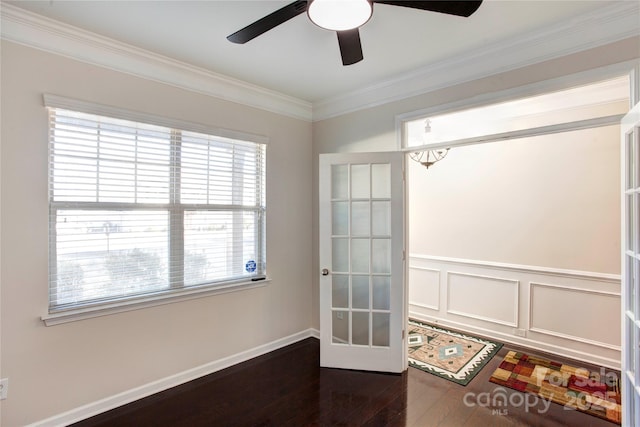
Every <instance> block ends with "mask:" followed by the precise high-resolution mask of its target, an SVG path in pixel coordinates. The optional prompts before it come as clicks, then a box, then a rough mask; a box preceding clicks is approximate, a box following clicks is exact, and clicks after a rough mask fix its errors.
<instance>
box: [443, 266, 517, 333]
mask: <svg viewBox="0 0 640 427" xmlns="http://www.w3.org/2000/svg"><path fill="white" fill-rule="evenodd" d="M451 276H466V277H475V278H480V279H484V280H493V281H496V282H506V283H510V284H512V285H515V288H516V293H515V298H514V302H513V305H514V307H515V313H514V319H513V322H507V321H504V320H501V319H495V318H491V317H485V316H478V315H476V314H474V313H465V312H464V311H457V310H451V308H450V307H451V281H450V280H449V278H450V277H451ZM519 301H520V281H519V280H513V279H505V278H503V277H496V276H486V275H481V274H472V273H461V272H457V271H448V272H447V310H446V311H447V313H449V314H455V315H457V316H464V317H468V318H470V319H476V320H482V321H484V322H490V323H495V324H497V325H505V326H511V327H512V328H517V327H518V318H519V312H518V311H519V306H520V304H519Z"/></svg>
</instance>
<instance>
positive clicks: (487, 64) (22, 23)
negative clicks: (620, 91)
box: [0, 1, 640, 121]
mask: <svg viewBox="0 0 640 427" xmlns="http://www.w3.org/2000/svg"><path fill="white" fill-rule="evenodd" d="M639 10H640V6H639V5H638V4H637V2H632V1H621V2H614V3H613V4H611V5H608V6H606V7H604V8H601V9H599V10H595V11H592V12H590V13H587V14H583V15H581V16H576V17H574V18H573V19H571V20H566V21H565V22H563V23H560V24H558V25H554V26H551V27H548V28H545V29H542V30H538V31H535V32H532V33H530V34H527V35H524V36H521V37H519V38H516V39H511V40H508V41H503V42H500V43H494V44H492V45H488V46H486V47H484V48H482V49H476V50H475V51H473V52H467V53H466V54H461V55H458V56H457V57H456V58H454V59H449V60H445V61H440V62H438V63H435V64H431V65H428V66H426V67H424V68H420V69H417V70H414V71H411V72H409V73H406V74H403V75H400V76H396V77H394V78H392V79H389V80H387V81H383V82H379V83H377V84H375V85H372V86H369V87H366V88H363V89H359V90H356V91H352V92H348V93H344V94H341V95H340V96H338V97H334V98H328V99H325V100H321V101H319V102H315V103H313V104H312V103H311V102H308V101H305V100H301V99H297V98H294V97H291V96H288V95H284V94H281V93H278V92H275V91H272V90H269V89H265V88H262V87H259V86H256V85H252V84H250V83H247V82H243V81H240V80H237V79H233V78H231V77H228V76H224V75H222V74H217V73H213V72H211V71H209V70H206V69H203V68H199V67H195V66H192V65H189V64H186V63H183V62H180V61H176V60H174V59H171V58H167V57H164V56H161V55H158V54H155V53H152V52H149V51H146V50H143V49H140V48H137V47H135V46H131V45H127V44H124V43H121V42H118V41H116V40H113V39H110V38H107V37H103V36H100V35H97V34H95V33H91V32H88V31H85V30H82V29H80V28H77V27H73V26H71V25H67V24H64V23H61V22H58V21H55V20H52V19H49V18H46V17H43V16H41V15H38V14H35V13H32V12H29V11H26V10H24V9H21V8H19V7H16V6H13V5H11V4H7V3H4V2H3V3H2V7H1V8H0V14H1V17H2V23H1V25H0V37H2V38H3V39H6V40H9V41H12V42H15V43H19V44H23V45H26V46H30V47H33V48H36V49H40V50H44V51H47V52H51V53H55V54H58V55H62V56H66V57H69V58H73V59H76V60H79V61H83V62H86V63H90V64H94V65H98V66H101V67H106V68H109V69H112V70H116V71H121V72H125V73H128V74H132V75H135V76H139V77H142V78H146V79H150V80H153V81H157V82H161V83H165V84H170V85H172V86H176V87H179V88H183V89H187V90H190V91H193V92H197V93H201V94H205V95H208V96H213V97H216V98H220V99H225V100H229V101H232V102H237V103H240V104H243V105H248V106H251V107H255V108H259V109H263V110H266V111H271V112H274V113H277V114H282V115H285V116H289V117H294V118H298V119H302V120H307V121H311V120H314V121H318V120H324V119H328V118H331V117H336V116H339V115H342V114H346V113H349V112H353V111H357V110H362V109H365V108H370V107H375V106H378V105H382V104H386V103H389V102H393V101H397V100H400V99H405V98H408V97H411V96H416V95H421V94H424V93H428V92H431V91H434V90H437V89H442V88H445V87H449V86H453V85H456V84H460V83H464V82H468V81H472V80H476V79H480V78H483V77H487V76H490V75H494V74H497V73H500V72H505V71H509V70H514V69H517V68H520V67H524V66H527V65H531V64H535V63H539V62H542V61H546V60H549V59H553V58H558V57H561V56H564V55H568V54H571V53H575V52H579V51H583V50H586V49H590V48H593V47H597V46H602V45H605V44H608V43H612V42H615V41H619V40H622V39H625V38H628V37H633V36H636V35H638V34H640V27H638V25H637V16H638V13H639Z"/></svg>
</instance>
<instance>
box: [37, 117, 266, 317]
mask: <svg viewBox="0 0 640 427" xmlns="http://www.w3.org/2000/svg"><path fill="white" fill-rule="evenodd" d="M49 119H50V135H49V140H50V145H49V147H50V165H49V208H50V214H49V224H50V226H49V230H50V263H49V265H50V276H49V277H50V279H49V284H50V297H49V301H50V311H51V312H55V311H59V310H65V309H68V308H76V307H79V306H85V305H93V304H100V303H104V302H109V303H112V302H114V301H120V300H122V301H127V300H130V299H131V298H137V297H142V296H147V295H150V294H157V293H170V292H174V291H179V290H183V289H185V288H189V287H191V288H193V287H200V286H224V285H228V284H231V283H235V282H239V281H245V280H247V279H255V278H261V277H264V274H265V271H266V262H265V208H266V207H265V151H266V150H265V145H264V144H261V143H255V142H248V141H242V140H236V139H231V138H227V137H220V136H214V135H208V134H204V133H197V132H193V131H185V130H180V129H174V128H171V127H162V126H157V125H151V124H144V123H137V122H133V121H128V120H122V119H115V118H110V117H104V116H98V115H93V114H87V113H82V112H74V111H70V110H66V109H61V108H49Z"/></svg>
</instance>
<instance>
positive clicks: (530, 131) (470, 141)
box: [401, 114, 624, 153]
mask: <svg viewBox="0 0 640 427" xmlns="http://www.w3.org/2000/svg"><path fill="white" fill-rule="evenodd" d="M622 117H624V114H616V115H613V116H605V117H596V118H594V119H586V120H577V121H575V122H567V123H559V124H555V125H548V126H539V127H534V128H527V129H521V130H514V131H509V132H502V133H494V134H490V135H482V136H473V137H470V138H464V139H457V140H452V141H443V142H436V143H433V144H426V145H417V146H414V147H403V148H402V149H401V151H403V152H406V153H416V152H419V151H425V150H434V149H438V148H453V147H462V146H465V145H475V144H484V143H487V142H497V141H507V140H510V139H517V138H529V137H532V136H542V135H552V134H555V133H560V132H570V131H575V130H584V129H593V128H597V127H602V126H611V125H617V124H619V123H620V120H621V119H622Z"/></svg>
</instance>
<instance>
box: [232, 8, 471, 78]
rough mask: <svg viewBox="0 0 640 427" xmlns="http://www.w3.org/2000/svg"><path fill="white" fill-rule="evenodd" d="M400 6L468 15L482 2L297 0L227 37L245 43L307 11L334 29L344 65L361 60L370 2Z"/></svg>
mask: <svg viewBox="0 0 640 427" xmlns="http://www.w3.org/2000/svg"><path fill="white" fill-rule="evenodd" d="M374 3H381V4H388V5H392V6H403V7H408V8H412V9H421V10H427V11H431V12H440V13H445V14H448V15H456V16H464V17H469V16H471V14H473V13H474V12H475V11H476V10H478V8H479V7H480V4H481V3H482V0H477V1H466V0H460V1H447V0H432V1H417V0H413V1H387V0H298V1H294V2H293V3H289V4H288V5H286V6H284V7H282V8H280V9H278V10H276V11H275V12H273V13H271V14H269V15H267V16H265V17H264V18H261V19H258V20H257V21H256V22H254V23H252V24H249V25H247V26H246V27H244V28H242V29H241V30H238V31H236V32H235V33H233V34H231V35H230V36H228V37H227V40H229V41H231V42H233V43H240V44H244V43H246V42H248V41H249V40H252V39H254V38H256V37H258V36H259V35H261V34H264V33H266V32H267V31H269V30H271V29H273V28H275V27H277V26H278V25H280V24H282V23H284V22H286V21H288V20H289V19H291V18H294V17H296V16H298V15H300V14H301V13H303V12H307V15H308V16H309V19H310V20H311V21H312V22H313V23H314V24H316V25H318V26H319V27H322V28H325V29H328V30H334V31H336V34H337V35H338V45H339V46H340V55H341V56H342V64H343V65H351V64H355V63H356V62H359V61H361V60H362V59H363V56H362V45H361V43H360V32H359V31H358V28H360V27H361V26H362V25H364V24H365V23H366V22H367V21H368V20H369V18H371V14H372V13H373V4H374Z"/></svg>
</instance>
